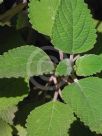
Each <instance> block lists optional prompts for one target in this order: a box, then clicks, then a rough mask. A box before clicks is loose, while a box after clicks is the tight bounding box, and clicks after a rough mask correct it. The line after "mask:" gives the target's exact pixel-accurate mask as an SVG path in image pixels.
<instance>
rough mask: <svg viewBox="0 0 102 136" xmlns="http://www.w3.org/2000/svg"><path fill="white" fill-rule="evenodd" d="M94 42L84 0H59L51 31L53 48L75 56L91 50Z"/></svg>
mask: <svg viewBox="0 0 102 136" xmlns="http://www.w3.org/2000/svg"><path fill="white" fill-rule="evenodd" d="M95 41H96V30H95V25H94V23H93V20H92V16H91V14H90V11H89V9H88V7H87V5H86V4H85V3H84V0H61V2H60V6H59V9H58V11H57V14H56V18H55V22H54V26H53V29H52V43H53V45H54V46H55V48H57V49H60V50H62V51H63V52H65V53H69V54H77V53H82V52H86V51H88V50H90V49H92V48H93V47H94V44H95Z"/></svg>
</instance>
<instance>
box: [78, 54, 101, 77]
mask: <svg viewBox="0 0 102 136" xmlns="http://www.w3.org/2000/svg"><path fill="white" fill-rule="evenodd" d="M101 70H102V59H101V58H100V57H99V56H98V55H94V54H90V55H84V56H82V57H80V58H78V59H77V60H76V63H75V71H76V74H77V75H78V76H90V75H93V74H96V73H98V72H101Z"/></svg>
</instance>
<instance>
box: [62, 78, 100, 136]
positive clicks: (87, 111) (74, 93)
mask: <svg viewBox="0 0 102 136" xmlns="http://www.w3.org/2000/svg"><path fill="white" fill-rule="evenodd" d="M62 95H63V98H64V100H65V102H66V103H68V104H70V106H71V107H72V109H73V112H75V114H76V115H77V117H79V118H80V120H81V121H82V122H84V124H85V125H87V126H89V128H90V129H91V131H96V132H97V133H102V79H101V78H96V77H90V78H85V79H82V80H79V81H78V82H76V83H73V84H71V85H69V86H67V87H65V88H64V90H63V94H62Z"/></svg>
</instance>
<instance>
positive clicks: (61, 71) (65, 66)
mask: <svg viewBox="0 0 102 136" xmlns="http://www.w3.org/2000/svg"><path fill="white" fill-rule="evenodd" d="M71 72H72V67H71V64H70V62H69V60H68V59H64V60H62V61H60V63H59V64H58V65H57V68H56V71H55V74H56V75H57V76H67V75H70V74H71Z"/></svg>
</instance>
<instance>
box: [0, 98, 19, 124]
mask: <svg viewBox="0 0 102 136" xmlns="http://www.w3.org/2000/svg"><path fill="white" fill-rule="evenodd" d="M8 103H9V100H8ZM16 111H17V107H16V106H12V107H9V108H6V109H5V110H0V119H2V120H3V121H5V122H7V123H9V124H11V125H13V119H14V117H15V112H16Z"/></svg>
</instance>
